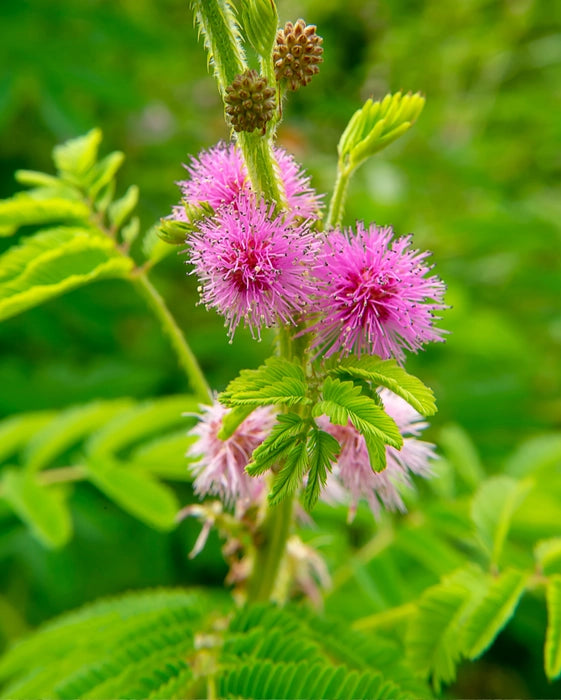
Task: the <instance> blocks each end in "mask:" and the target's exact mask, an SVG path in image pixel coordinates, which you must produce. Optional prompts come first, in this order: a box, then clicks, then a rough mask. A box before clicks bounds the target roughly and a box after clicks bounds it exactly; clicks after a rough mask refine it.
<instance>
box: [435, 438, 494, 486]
mask: <svg viewBox="0 0 561 700" xmlns="http://www.w3.org/2000/svg"><path fill="white" fill-rule="evenodd" d="M438 444H439V445H440V446H441V447H442V449H443V450H444V452H445V454H446V456H447V457H448V459H449V461H450V462H451V464H452V466H453V468H454V472H455V473H457V474H458V475H459V476H460V478H461V479H462V480H463V482H464V483H465V484H466V485H467V486H468V487H469V488H470V489H472V490H474V489H476V488H477V487H478V486H479V485H480V484H481V482H482V481H483V480H484V479H485V469H484V468H483V465H482V464H481V459H480V457H479V455H478V453H477V450H476V448H475V445H474V444H473V441H472V440H471V439H470V437H469V436H468V435H467V434H466V432H465V431H464V430H463V429H462V428H461V427H460V426H459V425H454V424H448V425H445V426H444V427H443V428H442V429H441V431H440V433H439V437H438Z"/></svg>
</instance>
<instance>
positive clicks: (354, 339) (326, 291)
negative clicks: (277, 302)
mask: <svg viewBox="0 0 561 700" xmlns="http://www.w3.org/2000/svg"><path fill="white" fill-rule="evenodd" d="M410 243H411V237H410V236H404V237H402V238H398V239H393V234H392V230H391V228H378V227H376V226H375V225H374V224H372V225H371V226H369V227H368V228H365V227H364V225H363V224H362V223H360V222H359V223H358V224H357V231H356V233H353V231H352V230H351V229H349V230H346V231H345V232H340V231H331V232H329V233H328V234H327V236H326V238H325V239H324V242H323V246H322V249H321V251H320V252H319V254H318V256H317V262H316V268H315V277H316V279H317V293H316V304H315V307H314V311H315V312H316V318H317V320H316V321H315V323H313V325H311V326H310V327H309V329H308V330H309V331H310V332H313V333H315V339H314V340H313V342H312V347H313V348H317V350H318V354H320V353H323V354H324V355H325V357H330V356H331V355H334V354H338V353H339V354H341V355H342V356H346V355H350V354H351V353H356V354H357V355H358V356H360V355H361V354H375V355H379V356H380V357H383V358H389V357H394V358H396V359H398V360H402V359H403V357H404V352H403V351H404V350H411V351H415V352H416V351H417V350H418V349H419V348H421V347H422V345H424V344H425V343H428V342H430V341H438V340H442V334H443V331H442V330H440V329H438V328H434V327H433V323H434V321H435V320H436V319H437V318H438V317H435V315H434V313H433V312H434V311H435V310H438V309H444V308H446V306H445V305H444V304H443V301H442V297H443V294H444V291H445V286H444V283H443V282H442V281H441V280H440V279H439V278H438V277H436V276H435V275H431V276H427V273H428V272H429V271H430V270H431V268H430V267H429V266H428V265H426V264H425V261H426V258H427V257H428V256H429V253H427V252H419V251H418V250H412V249H411V248H410V247H409V246H410Z"/></svg>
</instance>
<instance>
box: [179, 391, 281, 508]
mask: <svg viewBox="0 0 561 700" xmlns="http://www.w3.org/2000/svg"><path fill="white" fill-rule="evenodd" d="M227 413H228V409H227V408H226V407H225V406H222V404H220V403H218V401H215V402H214V403H213V405H212V406H204V407H203V412H202V414H201V416H200V421H199V423H197V425H196V426H195V427H194V428H193V429H192V430H191V431H190V435H193V436H195V437H197V438H198V439H197V441H196V442H195V443H193V445H192V446H191V448H190V450H189V453H188V455H189V456H190V457H196V458H197V461H195V462H193V463H192V464H191V471H192V473H193V475H194V477H195V481H194V484H193V486H194V490H195V493H197V494H198V495H199V496H206V495H215V496H218V497H219V498H220V500H221V501H222V502H223V503H224V504H225V505H228V506H231V505H235V506H236V510H237V511H238V512H239V511H242V512H243V511H244V510H246V509H247V508H248V507H249V506H251V505H252V504H254V503H256V502H257V501H258V499H259V497H260V496H261V495H262V493H263V491H264V489H265V484H264V480H263V478H262V477H252V476H249V475H248V474H246V472H245V468H246V466H247V465H248V464H249V462H250V460H251V455H252V453H253V450H255V448H256V447H258V446H259V445H260V444H261V443H262V442H263V440H264V439H265V438H266V436H267V435H268V433H269V432H270V430H271V428H272V426H273V423H274V421H275V416H274V413H273V411H272V410H271V409H270V408H268V407H267V408H257V409H256V410H255V411H253V413H251V414H250V415H249V416H248V417H247V418H246V419H245V420H244V421H243V423H241V425H239V426H238V428H237V429H236V431H235V432H234V434H233V435H232V436H231V437H229V438H228V439H227V440H221V439H220V438H219V437H218V433H219V432H220V429H221V428H222V422H223V419H224V416H225V415H226V414H227Z"/></svg>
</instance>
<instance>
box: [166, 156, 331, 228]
mask: <svg viewBox="0 0 561 700" xmlns="http://www.w3.org/2000/svg"><path fill="white" fill-rule="evenodd" d="M274 154H275V157H276V160H277V163H278V168H279V173H280V177H281V181H282V183H283V185H284V189H285V194H286V200H287V203H288V211H287V215H288V216H289V217H290V218H292V217H294V216H298V217H301V218H302V219H307V220H314V219H317V218H318V217H319V215H320V210H321V197H320V196H318V195H317V194H316V192H315V191H314V189H313V188H312V187H311V185H310V178H309V177H308V176H307V175H306V174H305V172H304V171H303V169H302V168H301V167H300V165H299V164H298V163H297V162H296V161H295V160H294V158H293V157H292V156H291V155H290V154H289V153H287V152H286V151H285V150H284V149H282V148H278V147H277V148H275V149H274ZM184 167H185V168H186V169H187V172H188V173H189V179H187V180H181V181H180V182H178V183H177V184H178V185H179V187H180V188H181V191H182V194H183V199H184V200H185V201H186V202H187V203H188V204H191V205H198V204H200V203H201V202H208V203H209V204H210V206H211V207H212V208H213V209H215V210H218V209H219V208H220V207H223V206H227V205H228V204H232V203H233V202H237V200H238V199H239V197H240V195H247V194H249V193H250V192H251V191H252V190H251V184H250V181H249V177H248V175H247V169H246V167H245V163H244V161H243V158H242V155H241V152H240V150H239V149H238V148H237V147H236V146H235V145H234V144H232V143H230V144H227V143H224V142H220V143H218V144H217V145H216V146H213V147H212V148H210V149H209V150H208V151H201V153H200V154H199V155H198V157H197V158H192V159H191V162H190V163H189V165H185V166H184ZM173 217H174V218H176V219H179V220H181V221H184V220H186V216H185V211H184V209H183V207H182V206H181V205H177V206H175V207H174V208H173Z"/></svg>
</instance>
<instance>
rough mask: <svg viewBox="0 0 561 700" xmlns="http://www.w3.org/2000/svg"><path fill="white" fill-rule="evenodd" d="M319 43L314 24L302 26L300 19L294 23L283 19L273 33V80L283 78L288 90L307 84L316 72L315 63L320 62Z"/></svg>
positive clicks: (303, 23)
mask: <svg viewBox="0 0 561 700" xmlns="http://www.w3.org/2000/svg"><path fill="white" fill-rule="evenodd" d="M322 42H323V39H322V38H321V37H320V36H318V35H317V34H316V27H315V25H313V24H308V25H306V22H304V20H303V19H299V20H298V21H297V22H296V24H294V25H293V24H292V22H287V23H286V24H285V26H284V29H279V31H278V32H277V39H276V43H275V47H274V49H273V62H274V64H275V75H276V78H277V81H279V82H280V81H281V80H286V81H287V83H288V86H289V87H290V89H291V90H297V89H298V88H299V87H301V86H304V85H307V84H308V83H309V82H310V80H311V79H312V77H313V76H314V75H315V74H316V73H319V68H318V63H322V62H323V58H322V53H323V49H322V48H321V44H322Z"/></svg>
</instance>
